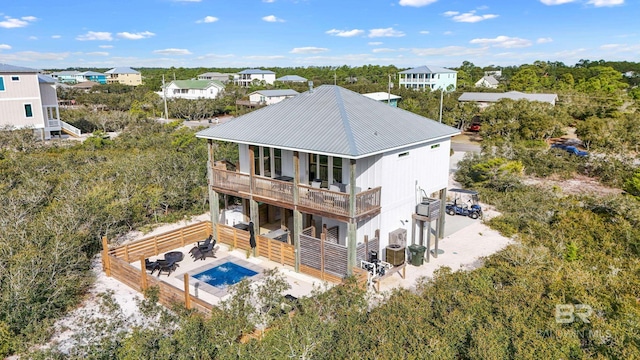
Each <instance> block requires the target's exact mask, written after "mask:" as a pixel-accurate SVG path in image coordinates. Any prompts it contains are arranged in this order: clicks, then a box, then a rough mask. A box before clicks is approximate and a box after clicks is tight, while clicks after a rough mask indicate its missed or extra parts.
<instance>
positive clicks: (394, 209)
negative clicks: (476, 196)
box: [196, 85, 460, 277]
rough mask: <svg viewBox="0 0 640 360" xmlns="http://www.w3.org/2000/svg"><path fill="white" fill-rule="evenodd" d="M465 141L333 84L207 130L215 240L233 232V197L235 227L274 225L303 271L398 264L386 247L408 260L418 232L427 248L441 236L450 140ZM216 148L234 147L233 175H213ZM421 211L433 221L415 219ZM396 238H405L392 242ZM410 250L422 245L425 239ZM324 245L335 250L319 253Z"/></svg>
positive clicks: (338, 272)
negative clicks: (239, 206)
mask: <svg viewBox="0 0 640 360" xmlns="http://www.w3.org/2000/svg"><path fill="white" fill-rule="evenodd" d="M459 133H460V131H459V130H458V129H455V128H452V127H450V126H447V125H444V124H441V123H439V122H437V121H434V120H431V119H428V118H425V117H423V116H420V115H417V114H414V113H412V112H409V111H406V110H403V109H400V108H397V107H392V106H389V105H387V104H384V103H382V102H379V101H376V100H374V99H370V98H368V97H366V96H363V95H361V94H358V93H355V92H353V91H350V90H347V89H344V88H342V87H339V86H334V85H322V86H319V87H317V88H312V89H310V90H309V91H306V92H304V93H301V94H299V95H296V96H295V97H292V98H290V99H287V100H286V101H282V102H280V103H277V104H274V105H271V106H266V107H263V108H260V109H258V110H255V111H253V112H251V113H248V114H246V115H242V116H239V117H236V118H234V119H231V120H229V121H226V122H224V123H222V124H220V125H216V126H213V127H211V128H209V129H206V130H202V131H200V132H198V133H197V134H196V136H197V137H199V138H202V139H207V140H208V142H209V162H208V164H209V165H208V180H209V181H208V182H209V195H210V206H211V214H212V216H211V221H212V224H213V234H214V236H216V234H218V231H227V229H229V226H232V225H234V224H226V223H225V220H224V219H223V218H221V215H219V214H221V213H224V212H221V209H220V202H219V199H221V197H223V196H224V197H225V198H226V196H227V195H230V196H234V197H237V198H240V199H242V200H241V202H242V203H243V216H244V219H245V220H246V224H239V225H240V226H237V228H241V227H244V228H246V227H247V226H250V225H247V224H249V223H250V222H251V223H252V224H253V226H254V229H253V230H254V231H255V232H256V233H257V234H259V235H262V234H260V229H264V228H273V226H272V225H274V224H275V225H276V227H277V228H278V229H277V230H276V232H277V233H278V236H280V233H281V232H285V233H286V234H288V235H289V236H288V237H284V238H283V237H280V238H281V239H284V240H283V241H284V242H286V245H287V246H293V247H295V249H296V251H295V254H296V255H295V258H296V259H295V264H296V270H297V271H301V272H305V273H308V274H311V275H313V276H319V275H318V274H324V273H326V274H331V275H332V276H338V277H343V276H345V275H347V274H350V273H351V272H352V269H353V268H354V267H356V266H358V267H359V266H360V261H361V260H366V261H368V260H370V259H371V258H370V255H371V256H373V255H372V254H371V251H375V255H376V256H380V258H381V259H384V258H385V257H386V256H388V255H389V254H392V255H397V251H396V250H393V252H387V250H388V249H387V245H389V244H390V241H393V242H394V243H395V244H397V245H398V247H401V248H402V250H401V253H402V259H404V254H405V248H404V247H405V246H406V245H408V244H407V241H408V240H407V239H406V234H407V233H411V234H415V229H416V227H415V226H416V224H420V225H421V226H419V228H418V230H419V233H420V234H421V235H423V233H425V234H427V233H428V234H427V239H428V240H429V239H430V235H429V234H430V233H431V232H430V231H426V232H424V231H423V230H424V228H425V226H426V223H427V222H428V223H429V224H430V223H431V222H432V221H435V222H436V229H437V233H438V234H440V235H442V234H443V226H444V217H439V214H444V202H445V201H444V199H445V197H446V187H447V184H448V177H449V151H450V141H451V137H452V136H454V135H457V134H459ZM220 141H222V142H227V143H231V144H234V145H235V146H237V148H238V154H239V163H238V167H237V168H235V169H229V170H227V169H224V168H220V167H219V166H215V163H216V162H215V160H221V159H214V158H213V156H214V155H213V154H214V153H215V152H214V149H215V146H216V144H217V142H220ZM421 204H422V205H425V204H428V205H425V206H426V207H427V208H428V209H430V211H431V212H427V213H425V212H424V211H421V212H420V213H417V212H416V211H417V209H418V207H417V205H421ZM420 209H424V206H423V207H421V208H420ZM438 211H439V212H438ZM441 219H442V220H441ZM414 220H417V222H416V221H414ZM232 230H233V229H232ZM233 231H235V230H233ZM400 233H404V234H405V237H404V238H403V237H402V236H400V237H396V236H394V237H393V240H390V234H400ZM265 236H269V233H267V234H265ZM411 241H412V242H414V241H415V242H418V241H419V242H420V244H422V243H423V237H422V236H421V237H420V239H419V240H418V239H416V238H415V236H412V237H411ZM325 245H326V249H329V246H330V247H331V250H326V251H323V250H321V249H325ZM383 251H384V252H383ZM389 251H390V250H389ZM292 253H294V252H293V251H292Z"/></svg>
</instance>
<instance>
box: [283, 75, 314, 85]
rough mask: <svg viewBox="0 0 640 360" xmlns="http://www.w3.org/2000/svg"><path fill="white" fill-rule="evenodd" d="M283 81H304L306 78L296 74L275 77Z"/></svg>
mask: <svg viewBox="0 0 640 360" xmlns="http://www.w3.org/2000/svg"><path fill="white" fill-rule="evenodd" d="M276 81H280V82H283V83H306V82H307V79H306V78H303V77H302V76H298V75H285V76H282V77H279V78H277V79H276Z"/></svg>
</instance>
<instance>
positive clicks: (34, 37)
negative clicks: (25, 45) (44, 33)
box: [29, 35, 38, 40]
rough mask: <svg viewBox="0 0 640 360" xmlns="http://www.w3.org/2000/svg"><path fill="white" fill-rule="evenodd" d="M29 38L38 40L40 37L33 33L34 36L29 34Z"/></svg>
mask: <svg viewBox="0 0 640 360" xmlns="http://www.w3.org/2000/svg"><path fill="white" fill-rule="evenodd" d="M29 40H38V37H37V36H33V35H32V36H29Z"/></svg>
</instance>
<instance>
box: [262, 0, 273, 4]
mask: <svg viewBox="0 0 640 360" xmlns="http://www.w3.org/2000/svg"><path fill="white" fill-rule="evenodd" d="M262 2H265V3H267V4H271V3H274V2H276V0H262Z"/></svg>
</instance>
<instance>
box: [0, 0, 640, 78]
mask: <svg viewBox="0 0 640 360" xmlns="http://www.w3.org/2000/svg"><path fill="white" fill-rule="evenodd" d="M639 14H640V1H638V0H512V1H504V0H502V1H498V0H484V1H476V0H458V1H447V0H368V1H355V0H341V1H337V0H237V1H228V0H130V1H123V0H110V1H105V0H88V1H69V0H59V1H55V2H51V1H44V0H19V1H17V0H14V1H10V0H6V1H2V4H0V63H8V64H12V65H19V66H27V67H36V68H45V69H48V68H66V67H102V68H107V67H115V66H131V67H153V66H157V67H170V66H175V67H200V66H202V67H262V66H324V65H328V66H341V65H349V66H360V65H366V64H375V65H396V66H398V67H401V68H406V67H415V66H421V65H432V66H444V67H456V66H459V65H460V64H461V63H462V61H464V60H467V61H471V62H473V63H474V64H476V65H478V66H486V65H492V64H493V65H500V66H507V65H520V64H524V63H532V62H534V61H536V60H543V61H562V62H564V63H566V64H567V65H574V64H575V63H577V62H578V61H579V60H580V59H589V60H599V59H605V60H628V61H640V25H639V24H638V22H640V18H638V15H639Z"/></svg>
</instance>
